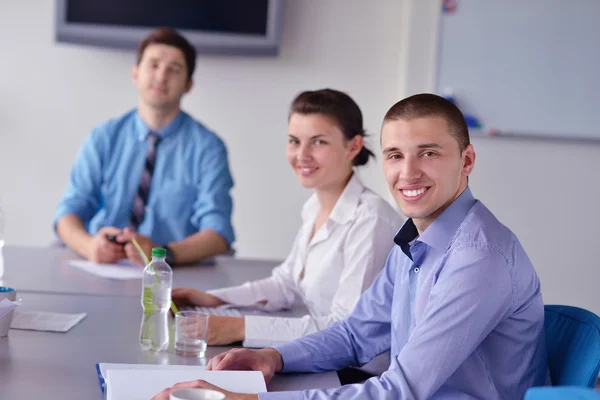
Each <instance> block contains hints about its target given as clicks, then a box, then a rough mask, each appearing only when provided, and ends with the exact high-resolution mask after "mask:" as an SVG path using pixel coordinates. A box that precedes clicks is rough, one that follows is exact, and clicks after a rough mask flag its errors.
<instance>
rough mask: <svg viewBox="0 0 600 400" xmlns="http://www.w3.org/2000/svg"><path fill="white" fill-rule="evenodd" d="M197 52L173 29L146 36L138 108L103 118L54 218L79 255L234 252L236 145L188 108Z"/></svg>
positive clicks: (186, 257)
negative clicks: (232, 150) (232, 153)
mask: <svg viewBox="0 0 600 400" xmlns="http://www.w3.org/2000/svg"><path fill="white" fill-rule="evenodd" d="M195 62H196V52H195V50H194V48H193V47H192V46H191V45H190V43H189V42H188V41H187V40H186V39H185V38H183V37H182V36H181V35H179V34H178V33H177V32H176V31H174V30H172V29H169V28H160V29H157V30H155V31H153V32H152V33H151V34H150V35H149V36H148V37H147V38H146V39H145V40H144V41H143V42H142V43H141V44H140V47H139V50H138V55H137V64H136V65H135V66H134V67H133V71H132V77H133V82H134V83H135V85H136V86H137V88H138V92H139V100H138V107H137V109H135V110H133V111H130V112H128V113H127V114H125V115H123V116H121V117H119V118H115V119H112V120H110V121H108V122H105V123H103V124H101V125H99V126H98V127H96V128H95V129H94V130H93V131H92V133H91V134H90V135H89V136H88V137H87V139H86V140H85V142H84V143H83V145H82V147H81V149H80V151H79V154H78V155H77V158H76V159H75V163H74V164H73V168H72V170H71V175H70V179H69V184H68V187H67V190H66V192H65V194H64V196H63V198H62V200H61V202H60V204H59V205H58V208H57V210H56V216H55V220H54V226H55V229H56V232H57V233H58V235H59V236H60V238H61V239H62V240H63V242H64V243H65V244H66V245H67V246H69V247H70V248H71V249H73V250H74V251H76V252H77V253H79V254H80V255H82V256H84V257H86V258H88V259H90V260H93V261H96V262H103V263H112V262H115V261H118V260H120V259H122V258H125V257H127V258H129V259H130V260H131V261H134V262H137V263H142V260H141V258H140V255H139V253H138V252H137V251H136V249H135V248H134V246H133V244H132V243H131V239H132V238H135V239H136V240H137V241H138V242H139V244H140V245H141V247H142V248H143V250H144V251H145V252H146V254H150V252H151V249H152V247H156V246H163V247H166V248H167V256H168V257H167V258H168V261H169V262H170V263H172V264H174V263H177V264H184V263H192V262H197V261H200V260H202V259H205V258H207V257H211V256H213V255H216V254H219V253H223V252H225V251H227V250H228V249H229V248H230V246H231V244H232V242H233V241H234V232H233V228H232V226H231V212H232V200H231V196H230V193H229V192H230V190H231V188H232V186H233V179H232V177H231V173H230V171H229V166H228V161H227V149H226V147H225V145H224V143H223V142H222V141H221V139H219V137H217V136H216V135H215V134H214V133H213V132H211V131H210V130H208V129H207V128H205V127H204V126H203V125H202V124H200V123H199V122H197V121H195V120H194V119H192V118H191V117H190V116H189V115H188V114H186V113H185V112H183V111H182V110H181V98H182V96H183V95H184V94H186V93H187V92H189V91H190V89H191V88H192V84H193V82H192V75H193V72H194V68H195Z"/></svg>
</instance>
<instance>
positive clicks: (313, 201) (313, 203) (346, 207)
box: [302, 173, 365, 224]
mask: <svg viewBox="0 0 600 400" xmlns="http://www.w3.org/2000/svg"><path fill="white" fill-rule="evenodd" d="M364 189H365V186H364V185H363V184H362V182H361V181H360V179H359V178H358V176H356V173H353V174H352V177H351V178H350V180H349V181H348V183H347V184H346V187H345V188H344V191H343V192H342V194H341V195H340V197H339V198H338V200H337V201H336V203H335V206H334V207H333V210H331V213H330V214H329V218H328V219H331V220H333V221H335V222H337V223H339V224H344V223H346V222H348V221H350V220H352V218H353V217H354V213H355V212H356V208H357V207H358V203H359V201H360V195H361V194H362V192H363V191H364ZM319 209H320V205H319V199H317V195H316V194H313V195H312V196H311V197H310V199H308V201H307V202H306V204H305V205H304V207H303V208H302V219H303V220H304V221H305V222H306V221H310V220H312V219H314V218H316V216H317V213H318V212H319Z"/></svg>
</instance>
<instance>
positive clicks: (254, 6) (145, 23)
mask: <svg viewBox="0 0 600 400" xmlns="http://www.w3.org/2000/svg"><path fill="white" fill-rule="evenodd" d="M282 9H283V5H282V0H170V1H169V0H56V41H57V42H65V43H76V44H85V45H93V46H104V47H112V48H120V49H136V48H137V46H138V45H139V43H140V42H141V41H142V39H143V38H144V37H145V36H146V35H148V33H150V32H151V31H152V30H153V29H154V28H157V27H160V26H169V27H171V28H175V29H177V30H178V31H180V32H181V33H182V34H183V35H184V36H185V37H186V38H187V39H188V40H189V41H190V43H192V45H193V46H194V47H195V48H196V50H197V51H198V53H199V54H227V55H266V56H268V55H270V56H273V55H277V54H278V51H279V42H280V37H281V19H282V11H283V10H282Z"/></svg>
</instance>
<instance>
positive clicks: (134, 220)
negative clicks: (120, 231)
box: [129, 132, 160, 231]
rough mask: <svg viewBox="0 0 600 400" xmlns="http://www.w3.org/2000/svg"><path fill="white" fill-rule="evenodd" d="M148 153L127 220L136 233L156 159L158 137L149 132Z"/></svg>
mask: <svg viewBox="0 0 600 400" xmlns="http://www.w3.org/2000/svg"><path fill="white" fill-rule="evenodd" d="M148 142H149V146H148V152H147V153H146V163H145V164H144V169H143V170H142V176H141V177H140V185H139V186H138V190H137V193H136V195H135V199H134V200H133V209H132V211H131V218H130V219H129V228H130V229H132V230H134V231H136V230H137V228H138V226H140V224H141V223H142V221H143V220H144V213H145V211H146V203H147V202H148V194H149V193H150V182H152V173H153V172H154V160H155V159H156V146H157V145H158V142H160V137H159V136H158V135H157V134H155V133H153V132H150V133H149V134H148Z"/></svg>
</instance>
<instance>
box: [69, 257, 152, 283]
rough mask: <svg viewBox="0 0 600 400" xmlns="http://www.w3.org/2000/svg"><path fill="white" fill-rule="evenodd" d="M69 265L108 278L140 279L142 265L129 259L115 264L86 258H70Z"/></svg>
mask: <svg viewBox="0 0 600 400" xmlns="http://www.w3.org/2000/svg"><path fill="white" fill-rule="evenodd" d="M69 265H70V266H71V267H75V268H79V269H81V270H84V271H85V272H88V273H90V274H92V275H96V276H100V277H102V278H108V279H142V271H143V270H144V267H142V266H141V265H136V264H132V263H130V262H129V261H119V262H118V263H117V264H100V263H95V262H92V261H87V260H71V261H69Z"/></svg>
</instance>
